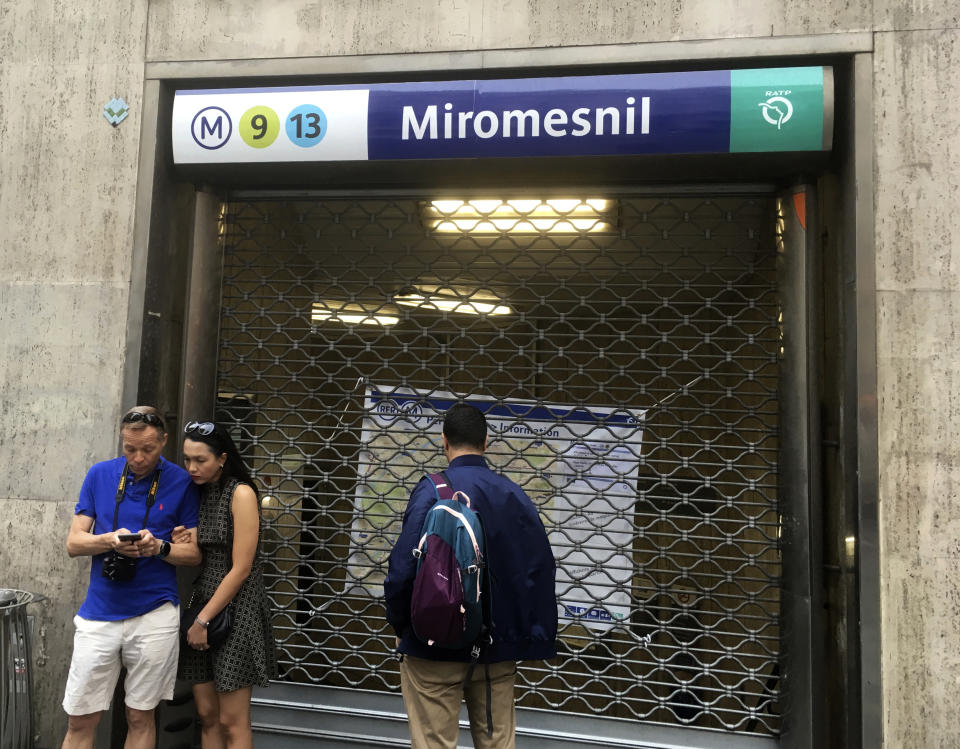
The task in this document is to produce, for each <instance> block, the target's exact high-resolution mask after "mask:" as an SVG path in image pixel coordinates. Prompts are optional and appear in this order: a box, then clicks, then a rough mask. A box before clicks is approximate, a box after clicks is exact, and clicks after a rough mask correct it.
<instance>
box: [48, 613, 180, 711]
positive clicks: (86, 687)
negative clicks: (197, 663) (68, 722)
mask: <svg viewBox="0 0 960 749" xmlns="http://www.w3.org/2000/svg"><path fill="white" fill-rule="evenodd" d="M73 624H74V626H75V627H76V628H77V632H76V634H75V635H74V637H73V658H72V659H71V661H70V675H69V676H68V677H67V689H66V693H65V694H64V696H63V709H64V710H66V712H67V715H89V714H90V713H98V712H101V711H102V710H109V709H110V705H111V703H112V702H113V691H114V689H115V688H116V686H117V679H118V678H119V676H120V668H121V666H123V667H126V669H127V679H126V681H125V682H124V687H125V689H126V699H125V702H126V703H127V707H132V708H133V709H134V710H153V709H154V708H155V707H156V706H157V705H158V704H160V700H169V699H172V698H173V686H174V682H176V680H177V658H178V656H179V655H180V609H179V607H177V606H174V605H173V604H172V603H164V604H162V605H161V606H158V607H157V608H155V609H154V610H153V611H148V612H147V613H146V614H142V615H141V616H135V617H132V618H130V619H121V620H119V621H114V622H104V621H94V620H91V619H81V618H80V617H79V616H75V617H74V618H73Z"/></svg>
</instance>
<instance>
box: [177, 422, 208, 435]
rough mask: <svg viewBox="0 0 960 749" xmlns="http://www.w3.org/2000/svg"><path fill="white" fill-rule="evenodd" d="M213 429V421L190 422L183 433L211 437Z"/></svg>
mask: <svg viewBox="0 0 960 749" xmlns="http://www.w3.org/2000/svg"><path fill="white" fill-rule="evenodd" d="M213 429H214V427H213V422H212V421H190V422H187V425H186V426H185V427H184V428H183V433H184V434H193V433H197V434H199V435H201V436H202V437H209V436H210V435H211V434H213Z"/></svg>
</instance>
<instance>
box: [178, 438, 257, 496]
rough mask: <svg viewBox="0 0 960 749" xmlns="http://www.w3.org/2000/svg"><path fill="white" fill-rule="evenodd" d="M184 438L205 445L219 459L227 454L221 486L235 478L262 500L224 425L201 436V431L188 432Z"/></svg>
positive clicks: (221, 476) (221, 475)
mask: <svg viewBox="0 0 960 749" xmlns="http://www.w3.org/2000/svg"><path fill="white" fill-rule="evenodd" d="M184 438H185V439H188V440H193V441H194V442H202V443H204V444H205V445H206V446H207V447H209V448H210V450H211V451H212V452H213V454H214V455H216V456H217V457H219V456H220V455H222V454H224V453H226V455H227V460H226V461H225V462H224V464H223V473H221V474H220V486H223V484H224V482H225V481H226V480H227V479H230V478H235V479H237V480H238V481H240V482H242V483H244V484H249V485H250V488H251V489H253V493H254V494H256V495H257V499H260V492H259V491H258V490H257V485H256V484H255V483H254V482H253V477H252V476H251V475H250V471H249V469H248V468H247V465H246V463H244V462H243V458H242V457H240V451H239V450H237V446H236V445H235V444H234V442H233V437H231V436H230V432H228V431H227V430H226V429H224V428H223V426H222V425H220V424H214V425H213V431H212V432H210V434H201V433H200V430H199V429H193V430H191V431H189V432H187V433H186V434H185V435H184Z"/></svg>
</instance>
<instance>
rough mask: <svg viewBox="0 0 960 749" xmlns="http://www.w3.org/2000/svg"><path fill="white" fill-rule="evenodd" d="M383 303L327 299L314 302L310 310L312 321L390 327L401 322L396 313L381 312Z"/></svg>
mask: <svg viewBox="0 0 960 749" xmlns="http://www.w3.org/2000/svg"><path fill="white" fill-rule="evenodd" d="M382 308H383V305H376V306H374V305H369V306H367V305H363V304H352V303H348V302H344V301H341V300H338V299H326V300H323V301H320V302H314V303H313V309H312V310H311V312H310V320H311V321H312V322H315V323H318V322H341V323H345V324H347V325H381V326H383V327H389V326H391V325H396V324H397V323H398V322H400V318H399V317H396V316H395V315H386V314H383V313H382V312H381V310H382Z"/></svg>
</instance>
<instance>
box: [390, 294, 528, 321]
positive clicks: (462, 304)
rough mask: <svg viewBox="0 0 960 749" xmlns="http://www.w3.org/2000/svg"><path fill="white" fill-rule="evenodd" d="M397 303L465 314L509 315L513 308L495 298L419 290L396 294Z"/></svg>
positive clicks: (395, 300)
mask: <svg viewBox="0 0 960 749" xmlns="http://www.w3.org/2000/svg"><path fill="white" fill-rule="evenodd" d="M393 301H394V302H396V303H397V304H401V305H403V306H404V307H419V308H420V309H432V310H437V311H439V312H458V313H461V314H465V315H511V314H513V310H512V309H511V308H510V307H508V306H506V305H504V304H498V303H497V302H498V301H499V300H497V299H488V300H483V301H481V300H479V299H477V298H476V297H474V296H470V297H467V298H462V297H458V296H452V295H449V294H434V293H425V292H420V291H411V292H408V293H403V294H398V295H396V296H395V297H394V298H393Z"/></svg>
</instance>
